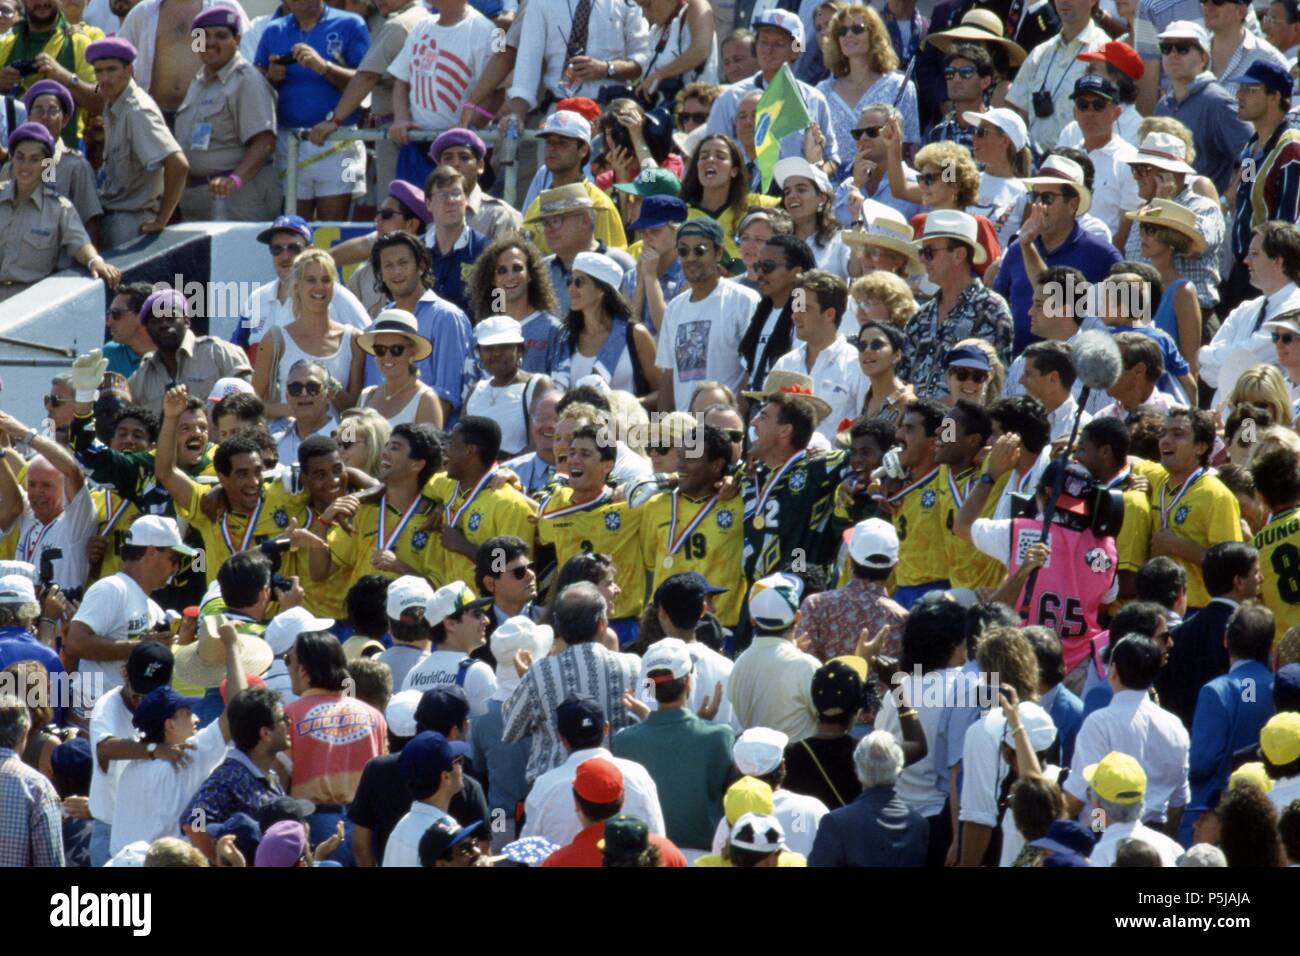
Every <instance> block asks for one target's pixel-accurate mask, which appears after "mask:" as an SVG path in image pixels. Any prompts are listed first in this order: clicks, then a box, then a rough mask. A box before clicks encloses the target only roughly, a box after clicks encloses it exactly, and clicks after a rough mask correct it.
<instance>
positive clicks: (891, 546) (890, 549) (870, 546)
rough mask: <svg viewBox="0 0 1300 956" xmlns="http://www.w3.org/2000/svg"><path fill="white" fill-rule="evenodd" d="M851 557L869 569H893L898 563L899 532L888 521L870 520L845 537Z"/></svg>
mask: <svg viewBox="0 0 1300 956" xmlns="http://www.w3.org/2000/svg"><path fill="white" fill-rule="evenodd" d="M844 540H845V541H847V542H848V545H849V557H851V558H852V559H853V560H854V561H856V562H857V563H858V564H861V565H862V566H863V567H867V568H878V569H884V568H892V567H893V566H894V565H896V564H897V563H898V532H897V531H895V530H894V526H893V525H892V524H890V523H889V522H888V521H882V520H881V519H880V518H868V519H867V520H865V521H859V522H858V523H857V524H855V525H854V526H853V528H852V529H850V530H849V531H847V532H846V533H845V535H844Z"/></svg>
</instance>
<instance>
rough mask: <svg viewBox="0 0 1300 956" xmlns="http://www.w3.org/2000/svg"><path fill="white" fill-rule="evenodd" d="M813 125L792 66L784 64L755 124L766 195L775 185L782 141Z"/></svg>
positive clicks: (763, 101)
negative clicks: (774, 179) (774, 171)
mask: <svg viewBox="0 0 1300 956" xmlns="http://www.w3.org/2000/svg"><path fill="white" fill-rule="evenodd" d="M811 124H812V117H811V116H809V115H808V110H807V109H805V108H804V105H803V97H802V96H800V95H799V86H798V84H797V83H796V82H795V78H794V74H793V73H791V72H790V65H789V64H788V63H783V64H782V65H781V72H779V73H777V75H776V77H775V78H774V79H773V80H772V82H771V83H769V84H768V85H767V89H766V90H764V91H763V98H762V99H761V100H759V101H758V113H757V115H756V117H755V122H754V154H755V157H756V158H757V160H758V168H759V170H760V171H761V172H762V174H763V192H767V190H768V188H769V187H770V186H771V185H772V171H773V170H774V169H775V168H776V161H777V160H778V159H780V158H781V139H782V138H783V137H785V136H787V135H789V134H790V133H797V132H798V131H799V130H801V129H807V128H808V127H809V126H810V125H811Z"/></svg>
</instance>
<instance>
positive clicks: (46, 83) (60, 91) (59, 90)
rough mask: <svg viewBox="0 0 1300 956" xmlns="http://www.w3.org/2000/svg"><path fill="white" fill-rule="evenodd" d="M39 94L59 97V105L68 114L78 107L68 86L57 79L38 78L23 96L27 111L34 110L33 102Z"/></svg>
mask: <svg viewBox="0 0 1300 956" xmlns="http://www.w3.org/2000/svg"><path fill="white" fill-rule="evenodd" d="M38 96H54V97H57V98H58V100H59V105H60V106H62V107H63V112H64V114H65V115H67V116H71V115H72V113H73V111H74V110H75V109H76V108H77V107H76V104H75V103H73V102H72V94H71V93H70V92H68V88H67V87H66V86H64V85H63V84H62V83H60V82H58V81H57V80H37V81H36V82H35V83H33V84H32V87H31V89H29V90H28V91H27V95H26V96H24V97H23V106H25V107H27V112H29V113H30V112H31V111H32V104H33V103H35V102H36V97H38Z"/></svg>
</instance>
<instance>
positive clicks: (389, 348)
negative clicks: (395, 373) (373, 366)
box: [374, 345, 408, 358]
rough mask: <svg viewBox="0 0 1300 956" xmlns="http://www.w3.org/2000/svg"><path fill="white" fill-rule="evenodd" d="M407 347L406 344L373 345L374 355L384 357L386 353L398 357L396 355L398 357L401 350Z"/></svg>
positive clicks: (403, 350)
mask: <svg viewBox="0 0 1300 956" xmlns="http://www.w3.org/2000/svg"><path fill="white" fill-rule="evenodd" d="M407 348H408V346H405V345H376V346H374V349H375V355H376V356H377V357H379V358H384V357H385V356H387V355H391V356H392V357H393V358H398V357H399V356H400V355H401V354H402V353H403V352H405V351H406V350H407Z"/></svg>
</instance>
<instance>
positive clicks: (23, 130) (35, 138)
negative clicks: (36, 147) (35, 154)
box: [9, 123, 54, 156]
mask: <svg viewBox="0 0 1300 956" xmlns="http://www.w3.org/2000/svg"><path fill="white" fill-rule="evenodd" d="M23 140H31V141H32V142H33V143H40V144H41V145H42V146H44V147H45V148H46V149H48V150H49V151H50V155H51V156H53V155H54V137H53V136H51V135H50V131H49V130H48V129H46V128H45V127H44V126H42V125H41V124H40V123H23V125H22V126H19V127H18V128H17V129H16V130H14V131H13V132H12V133H10V134H9V152H11V153H12V152H13V151H14V147H15V146H17V145H18V144H19V143H21V142H22V141H23Z"/></svg>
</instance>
